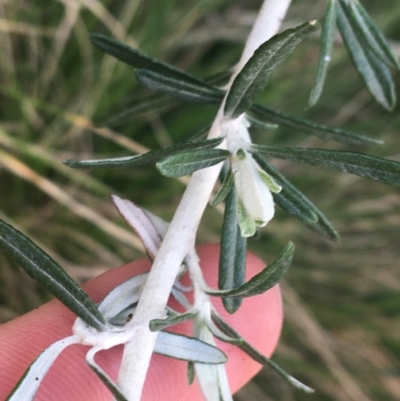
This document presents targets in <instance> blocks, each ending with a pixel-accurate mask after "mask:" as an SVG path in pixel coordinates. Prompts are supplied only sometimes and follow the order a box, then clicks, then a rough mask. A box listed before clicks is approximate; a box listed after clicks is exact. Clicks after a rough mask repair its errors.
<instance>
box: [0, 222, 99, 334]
mask: <svg viewBox="0 0 400 401" xmlns="http://www.w3.org/2000/svg"><path fill="white" fill-rule="evenodd" d="M0 246H1V247H2V248H3V249H4V251H6V252H7V253H8V254H9V255H10V256H11V257H13V258H14V259H15V261H16V262H17V263H18V264H19V265H20V266H21V267H22V268H23V269H24V270H25V271H26V272H27V273H28V274H29V275H30V276H31V277H32V278H34V279H35V280H37V281H38V282H39V283H40V284H42V285H43V286H44V287H45V288H46V289H47V290H49V291H50V292H51V293H52V294H53V295H54V296H55V297H57V298H58V299H59V300H60V301H61V302H62V303H63V304H64V305H65V306H67V307H68V308H69V309H71V310H72V311H73V312H74V313H76V314H77V315H78V316H79V317H80V318H81V319H82V320H83V321H85V322H86V323H87V324H88V325H89V326H92V327H94V328H96V329H98V330H104V329H105V328H106V322H105V319H104V317H103V315H102V314H101V313H100V312H99V310H98V309H97V307H96V305H95V304H94V302H93V301H92V300H91V299H90V298H89V296H88V295H87V294H86V292H84V291H83V290H82V289H81V288H80V287H79V286H78V284H76V283H75V281H74V280H72V278H71V277H69V276H68V274H67V273H65V271H64V270H63V269H62V267H61V266H59V265H58V264H57V263H56V262H55V261H54V260H53V259H52V258H51V257H50V256H49V255H47V254H46V253H45V252H44V251H42V250H41V249H40V248H39V247H38V246H36V245H35V244H34V243H33V242H32V241H31V240H30V239H29V238H27V237H26V236H25V235H23V234H22V233H21V232H19V231H17V230H16V229H15V228H13V227H12V226H10V225H8V224H7V223H5V222H4V221H2V220H0Z"/></svg>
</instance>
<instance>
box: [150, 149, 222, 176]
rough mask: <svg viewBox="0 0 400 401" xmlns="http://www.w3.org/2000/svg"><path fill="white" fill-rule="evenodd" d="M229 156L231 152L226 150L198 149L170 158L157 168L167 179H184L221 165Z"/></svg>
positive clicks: (157, 165)
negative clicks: (196, 172) (202, 170)
mask: <svg viewBox="0 0 400 401" xmlns="http://www.w3.org/2000/svg"><path fill="white" fill-rule="evenodd" d="M229 156H230V152H229V151H227V150H224V149H198V150H192V151H185V152H181V153H179V154H176V155H173V156H169V157H167V158H166V159H164V160H162V161H161V162H158V163H157V164H156V167H157V169H158V171H159V172H160V173H161V174H162V175H165V176H166V177H182V176H184V175H188V174H192V173H193V172H195V171H197V170H200V169H203V168H206V167H211V166H214V165H215V164H218V163H221V162H223V161H225V160H226V158H227V157H229Z"/></svg>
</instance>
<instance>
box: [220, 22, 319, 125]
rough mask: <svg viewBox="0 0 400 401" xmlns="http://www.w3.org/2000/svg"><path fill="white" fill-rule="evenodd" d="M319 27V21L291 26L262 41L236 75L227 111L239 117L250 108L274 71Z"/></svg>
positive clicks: (226, 106)
mask: <svg viewBox="0 0 400 401" xmlns="http://www.w3.org/2000/svg"><path fill="white" fill-rule="evenodd" d="M317 28H318V24H317V22H316V21H311V22H306V23H304V24H302V25H300V26H298V27H296V28H293V29H288V30H286V31H284V32H282V33H280V34H278V35H275V36H273V37H272V38H271V39H270V40H268V41H267V42H265V43H263V44H262V45H261V46H260V47H259V48H258V49H257V50H256V51H255V52H254V54H253V56H252V57H251V58H250V60H249V61H248V62H247V63H246V65H245V66H244V67H243V69H242V70H241V71H240V72H239V74H238V75H237V76H236V78H235V80H234V81H233V84H232V86H231V88H230V90H229V93H228V95H227V98H226V103H225V109H224V114H225V116H226V117H227V118H236V117H238V116H240V115H241V114H242V113H244V112H245V111H247V110H248V109H249V108H250V107H251V105H252V104H253V103H254V101H255V99H256V97H257V96H258V95H259V94H260V93H261V92H263V90H264V89H265V87H266V85H267V83H268V79H269V77H270V76H271V74H272V72H273V71H274V70H275V68H276V67H278V65H279V64H281V63H282V62H283V61H284V60H285V59H286V58H287V57H288V56H289V55H290V54H291V53H292V52H293V50H294V49H295V48H296V46H297V45H298V44H299V43H300V42H301V41H302V40H303V39H304V38H305V37H306V36H308V35H309V34H310V33H311V32H314V31H315V30H316V29H317Z"/></svg>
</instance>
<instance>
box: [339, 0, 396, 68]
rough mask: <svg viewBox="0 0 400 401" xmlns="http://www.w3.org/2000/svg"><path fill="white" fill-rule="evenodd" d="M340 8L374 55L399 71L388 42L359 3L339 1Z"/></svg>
mask: <svg viewBox="0 0 400 401" xmlns="http://www.w3.org/2000/svg"><path fill="white" fill-rule="evenodd" d="M341 4H342V7H344V8H345V9H346V13H347V15H348V17H349V18H351V19H352V21H353V26H357V27H358V28H359V31H360V33H361V34H362V35H363V37H364V40H365V41H366V42H367V43H368V45H369V46H370V48H371V50H372V51H373V52H374V53H375V55H376V56H377V57H378V58H380V59H381V61H383V62H384V63H385V64H386V65H387V66H388V67H391V68H395V69H397V70H398V69H400V64H399V61H398V60H397V57H396V56H395V55H394V53H393V52H392V49H391V48H390V46H389V44H388V42H387V41H386V39H385V37H384V36H383V34H382V32H381V31H380V29H379V28H378V27H377V26H376V24H375V22H374V21H373V20H372V18H371V17H370V16H369V14H368V13H367V11H366V10H365V8H364V7H363V6H362V5H361V4H360V2H359V1H357V0H355V1H350V2H348V3H347V2H344V1H341Z"/></svg>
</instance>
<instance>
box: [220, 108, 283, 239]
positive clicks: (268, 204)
mask: <svg viewBox="0 0 400 401" xmlns="http://www.w3.org/2000/svg"><path fill="white" fill-rule="evenodd" d="M249 126H250V123H249V121H248V120H247V118H246V116H245V114H242V115H241V116H240V117H238V118H236V119H234V120H225V121H224V122H223V123H222V124H221V130H222V133H223V135H225V137H226V143H227V149H228V150H229V151H230V152H231V154H232V156H231V167H232V172H233V176H234V182H235V188H236V192H237V195H238V200H237V217H238V222H239V226H240V231H241V234H242V236H243V237H251V236H252V235H254V234H255V232H256V228H257V227H263V226H265V225H266V224H267V223H268V222H269V221H270V220H271V219H272V217H274V200H273V197H272V194H271V192H276V193H277V192H280V191H281V189H282V188H281V187H280V186H279V185H278V184H277V183H276V182H275V181H274V179H273V178H272V177H271V176H270V175H269V174H267V173H266V172H265V171H264V170H262V169H261V167H260V166H259V165H258V164H257V162H256V161H255V160H254V159H253V156H252V155H251V154H250V153H249V152H248V151H247V150H246V149H248V148H249V146H250V145H251V138H250V135H249V131H248V127H249Z"/></svg>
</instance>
